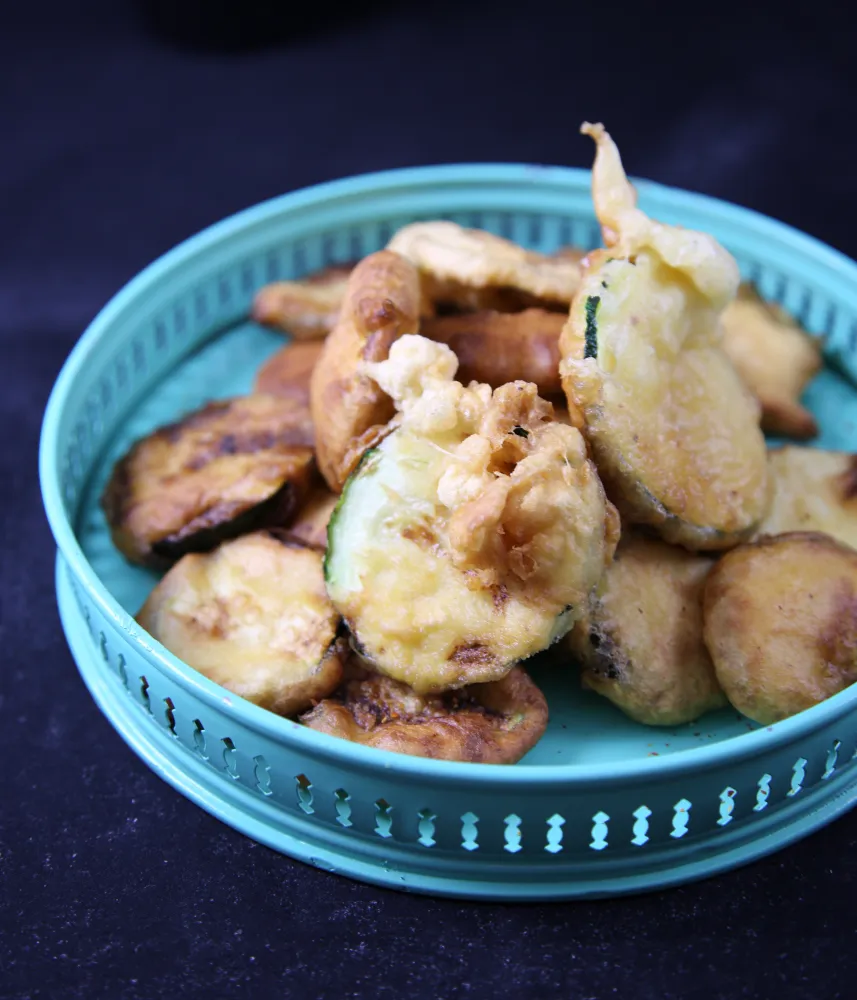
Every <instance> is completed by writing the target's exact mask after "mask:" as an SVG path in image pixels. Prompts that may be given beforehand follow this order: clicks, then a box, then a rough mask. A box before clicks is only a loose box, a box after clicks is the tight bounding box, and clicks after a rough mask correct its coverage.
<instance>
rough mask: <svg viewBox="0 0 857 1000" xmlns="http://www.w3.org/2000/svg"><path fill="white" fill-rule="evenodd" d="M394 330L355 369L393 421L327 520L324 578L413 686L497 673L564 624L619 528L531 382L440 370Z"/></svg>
mask: <svg viewBox="0 0 857 1000" xmlns="http://www.w3.org/2000/svg"><path fill="white" fill-rule="evenodd" d="M456 364H457V362H456V359H455V355H454V354H453V353H452V351H450V350H449V348H448V347H446V346H444V345H442V344H435V343H433V342H431V341H428V340H426V339H425V338H424V337H419V336H405V337H403V338H402V339H401V340H399V341H397V342H396V343H395V344H394V345H393V347H392V348H391V350H390V358H389V360H388V361H387V362H386V363H381V364H375V365H366V366H365V369H364V370H366V371H367V372H368V373H370V374H371V376H372V377H373V378H375V379H377V380H378V382H379V384H380V385H381V386H382V387H383V389H384V390H385V391H386V392H387V394H388V395H389V396H390V397H391V398H393V399H394V400H395V401H396V406H397V409H398V411H399V418H398V419H399V426H398V428H397V429H396V430H394V431H393V432H392V433H391V434H389V435H388V436H387V437H386V438H385V439H384V441H383V442H382V443H381V444H380V445H379V446H378V447H377V448H376V449H374V450H372V451H371V452H369V453H367V454H366V455H365V456H364V459H363V461H362V463H361V465H360V467H359V469H358V470H357V472H356V473H355V474H354V475H353V476H352V478H351V479H350V480H349V482H348V484H347V485H346V488H345V491H344V492H343V495H342V499H341V500H340V502H339V505H338V506H337V509H336V511H335V512H334V515H333V517H332V519H331V522H330V526H329V528H328V550H327V557H326V567H325V569H326V579H327V589H328V593H329V594H330V597H331V600H332V601H333V603H334V605H335V606H336V607H337V609H338V610H339V611H340V613H341V614H342V615H343V617H344V618H345V620H346V622H347V624H348V626H349V627H350V629H351V631H352V634H353V636H354V640H355V642H356V645H357V648H358V649H359V650H360V651H361V653H362V654H363V655H364V656H365V657H367V658H368V659H369V660H370V661H372V662H374V663H375V664H376V666H377V668H378V669H379V670H380V671H381V672H382V673H385V674H387V675H389V676H391V677H394V678H395V679H397V680H400V681H402V682H403V683H405V684H408V685H410V686H411V687H412V688H414V690H416V691H417V692H419V693H420V694H425V693H428V692H433V691H442V690H445V689H447V688H460V687H464V686H465V685H467V684H473V683H481V682H486V681H493V680H498V679H499V678H501V677H503V676H505V674H507V673H508V672H509V670H510V669H511V667H512V665H513V664H514V663H515V662H516V661H518V660H522V659H524V658H526V657H528V656H530V655H532V654H533V653H536V652H538V651H539V650H541V649H544V648H546V647H547V646H549V645H550V644H551V643H552V642H553V641H554V640H556V639H558V638H559V637H560V636H562V635H564V634H565V633H566V632H567V631H568V629H569V628H571V626H572V624H573V623H574V621H575V619H576V617H578V616H579V614H580V613H581V609H582V607H583V605H584V602H585V601H586V600H587V598H588V596H589V593H590V591H591V590H592V588H593V587H594V586H595V584H596V583H597V582H598V580H599V579H600V577H601V574H602V572H603V570H604V566H605V565H606V563H607V562H608V561H609V559H610V558H611V557H612V553H613V548H614V547H615V539H616V537H617V534H618V520H617V518H616V516H615V511H614V510H613V508H612V506H611V505H610V504H609V502H608V501H607V499H606V497H605V495H604V490H603V487H602V485H601V481H600V480H599V478H598V474H597V472H596V470H595V467H594V465H593V464H592V462H591V461H590V460H589V459H588V457H587V453H586V446H585V443H584V441H583V438H582V437H581V435H580V434H579V432H578V431H577V430H576V429H575V428H573V427H569V426H566V425H564V424H560V423H557V422H555V421H553V420H551V410H552V407H551V405H550V403H547V402H545V401H544V400H542V399H540V398H539V396H538V394H537V392H536V387H535V386H534V385H532V384H530V383H526V382H514V383H510V384H509V385H505V386H501V387H500V388H498V389H496V390H494V392H493V393H492V391H491V389H490V387H489V386H487V385H479V384H476V383H472V384H471V385H470V386H469V387H468V388H464V387H463V386H462V385H461V384H460V383H458V382H455V381H453V377H454V375H455V369H456Z"/></svg>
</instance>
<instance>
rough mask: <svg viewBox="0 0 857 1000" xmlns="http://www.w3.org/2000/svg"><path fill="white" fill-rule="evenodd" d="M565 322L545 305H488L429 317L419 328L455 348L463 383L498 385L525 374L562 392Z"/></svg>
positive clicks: (543, 387) (549, 391)
mask: <svg viewBox="0 0 857 1000" xmlns="http://www.w3.org/2000/svg"><path fill="white" fill-rule="evenodd" d="M564 323H565V316H563V315H562V314H561V313H557V312H548V311H547V310H545V309H525V310H524V311H523V312H518V313H501V312H496V311H493V310H486V311H482V312H476V313H463V314H461V315H457V316H456V315H453V316H438V317H435V318H433V319H425V320H423V322H422V325H421V327H420V333H422V334H423V336H425V337H428V338H429V339H430V340H436V341H439V342H440V343H442V344H448V345H449V346H450V347H451V348H452V350H453V351H454V352H455V355H456V357H457V358H458V374H457V378H458V380H459V382H461V383H462V384H463V385H467V384H468V383H469V382H471V381H476V382H487V384H488V385H490V386H492V387H493V388H497V387H498V386H501V385H505V383H507V382H514V381H515V380H516V379H520V380H523V381H524V382H534V383H535V384H536V385H537V386H538V389H539V393H540V395H542V396H555V395H558V394H560V393H561V392H562V385H561V383H560V378H559V335H560V331H561V330H562V328H563V324H564Z"/></svg>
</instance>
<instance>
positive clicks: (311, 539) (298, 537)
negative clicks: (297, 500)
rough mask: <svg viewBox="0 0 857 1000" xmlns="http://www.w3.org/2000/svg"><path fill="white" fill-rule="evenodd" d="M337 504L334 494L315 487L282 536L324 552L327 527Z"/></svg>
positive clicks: (336, 497) (324, 487)
mask: <svg viewBox="0 0 857 1000" xmlns="http://www.w3.org/2000/svg"><path fill="white" fill-rule="evenodd" d="M338 502H339V497H338V496H337V495H336V493H331V492H330V490H329V489H328V488H327V487H326V486H317V487H316V488H315V489H314V490H313V491H312V493H310V495H309V497H308V499H307V501H306V502H305V503H304V504H303V506H302V507H301V508H300V510H299V511H298V512H297V514H296V515H295V517H294V518H293V519H292V521H291V522H290V524H289V526H288V528H286V529H284V534H285V535H287V536H288V538H290V539H292V540H293V541H295V542H297V543H298V544H300V545H308V546H309V547H310V548H312V549H318V550H319V551H320V552H324V551H325V549H326V548H327V525H328V522H329V521H330V518H331V515H332V514H333V511H334V508H335V507H336V505H337V503H338Z"/></svg>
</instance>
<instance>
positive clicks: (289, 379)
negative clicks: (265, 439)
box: [254, 340, 324, 409]
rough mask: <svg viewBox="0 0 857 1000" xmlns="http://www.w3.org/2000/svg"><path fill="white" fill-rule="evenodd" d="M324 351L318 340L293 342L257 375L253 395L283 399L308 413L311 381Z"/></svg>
mask: <svg viewBox="0 0 857 1000" xmlns="http://www.w3.org/2000/svg"><path fill="white" fill-rule="evenodd" d="M323 347H324V345H323V344H322V343H321V342H320V341H317V340H305V341H300V340H296V341H293V342H292V343H291V344H286V346H285V347H281V348H280V350H279V351H277V352H276V354H272V355H271V357H270V358H268V360H267V361H266V362H265V363H264V364H263V365H262V367H261V368H260V369H259V371H258V372H257V373H256V383H255V385H254V391H255V392H261V393H267V394H268V395H270V396H286V397H288V398H290V399H294V400H296V401H297V402H299V403H300V404H301V405H302V406H305V407H307V409H309V382H310V377H311V376H312V370H313V368H315V365H316V362H317V361H318V359H319V357H320V356H321V352H322V349H323Z"/></svg>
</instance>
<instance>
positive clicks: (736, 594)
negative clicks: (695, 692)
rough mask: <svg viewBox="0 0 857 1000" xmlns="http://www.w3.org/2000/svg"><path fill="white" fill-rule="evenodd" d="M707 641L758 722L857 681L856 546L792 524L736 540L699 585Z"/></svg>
mask: <svg viewBox="0 0 857 1000" xmlns="http://www.w3.org/2000/svg"><path fill="white" fill-rule="evenodd" d="M704 609H705V610H704V620H705V631H704V634H705V642H706V645H707V646H708V649H709V652H710V653H711V657H712V659H713V660H714V668H715V670H716V671H717V679H718V680H719V681H720V684H721V686H722V687H723V690H724V691H725V692H726V696H727V697H728V698H729V701H730V702H731V703H732V704H733V705H734V706H735V708H737V709H738V711H739V712H742V713H743V714H744V715H746V716H747V717H748V718H750V719H753V720H754V721H755V722H759V723H761V724H763V725H770V724H771V723H773V722H777V721H779V720H780V719H786V718H788V717H789V716H791V715H795V714H797V713H798V712H801V711H803V710H804V709H805V708H810V707H811V706H813V705H816V704H818V703H819V702H821V701H824V700H825V698H830V697H831V696H832V695H834V694H837V693H838V692H839V691H842V690H844V689H845V688H846V687H848V686H849V685H850V684H853V683H854V681H855V680H857V552H855V551H854V549H851V548H849V547H848V546H845V545H840V544H839V543H838V542H836V541H834V540H833V539H832V538H830V537H829V536H827V535H822V534H817V533H814V532H793V533H790V534H785V535H777V536H768V537H766V538H761V539H759V541H757V542H753V543H751V544H747V545H741V546H740V547H739V548H737V549H734V550H733V551H732V552H729V553H728V554H727V555H725V556H724V557H723V559H721V560H720V562H719V563H718V564H717V565H716V566H715V567H714V569H713V570H712V572H711V575H710V576H709V578H708V581H707V582H706V585H705V598H704Z"/></svg>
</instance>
